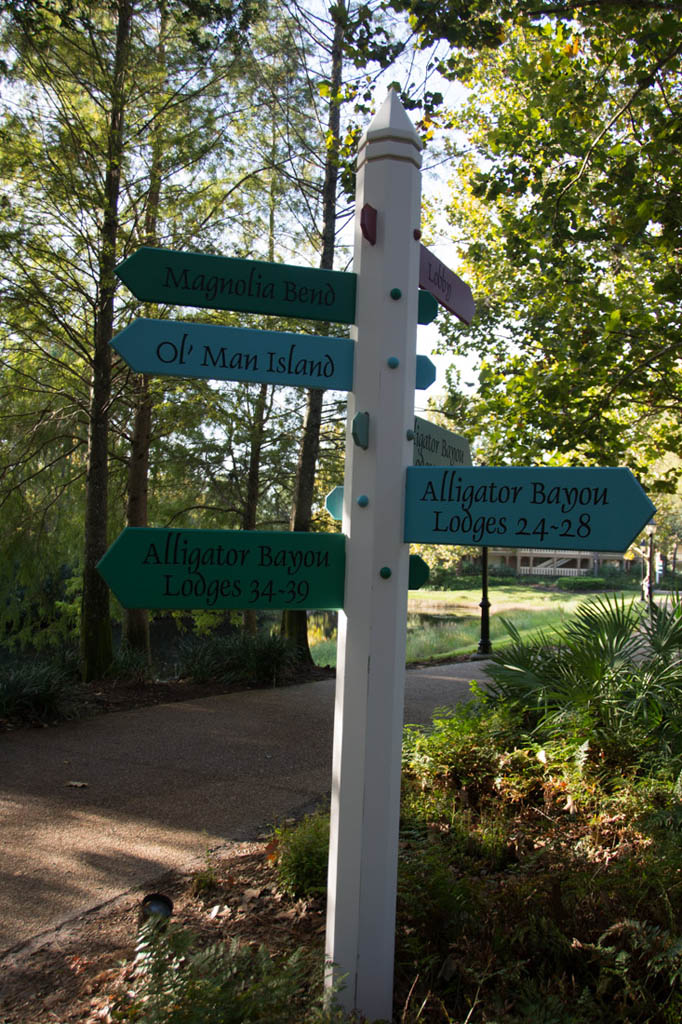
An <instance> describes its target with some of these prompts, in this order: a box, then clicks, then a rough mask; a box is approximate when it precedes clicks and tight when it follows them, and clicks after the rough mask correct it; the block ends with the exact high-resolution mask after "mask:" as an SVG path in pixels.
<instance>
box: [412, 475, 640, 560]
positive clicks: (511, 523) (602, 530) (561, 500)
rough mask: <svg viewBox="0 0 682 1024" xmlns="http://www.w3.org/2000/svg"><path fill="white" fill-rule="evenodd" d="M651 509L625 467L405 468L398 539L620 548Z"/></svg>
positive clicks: (521, 545) (580, 547)
mask: <svg viewBox="0 0 682 1024" xmlns="http://www.w3.org/2000/svg"><path fill="white" fill-rule="evenodd" d="M654 512H655V508H654V506H653V504H652V502H651V501H650V500H649V498H648V497H647V495H646V494H645V493H644V491H643V490H642V488H641V486H640V485H639V483H638V482H637V480H636V479H635V477H634V476H633V475H632V473H631V472H630V470H629V469H625V468H611V467H607V468H594V469H593V468H587V469H582V468H572V467H569V468H564V467H559V466H557V467H554V466H543V467H538V468H532V467H522V468H518V467H514V466H473V467H468V468H467V467H465V468H462V469H441V468H430V467H426V466H409V467H408V469H407V484H406V492H405V540H406V541H415V542H419V543H423V544H464V545H467V544H472V545H480V546H495V547H508V548H519V547H522V548H553V549H559V550H561V549H566V550H574V551H625V549H626V548H627V547H628V546H629V545H630V544H631V543H632V541H633V540H634V539H635V537H636V536H637V534H638V533H639V532H640V531H641V530H642V529H643V528H644V526H645V525H646V523H647V522H649V520H650V519H651V518H652V516H653V514H654Z"/></svg>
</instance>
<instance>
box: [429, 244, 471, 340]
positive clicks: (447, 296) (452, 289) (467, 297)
mask: <svg viewBox="0 0 682 1024" xmlns="http://www.w3.org/2000/svg"><path fill="white" fill-rule="evenodd" d="M419 287H420V288H426V290H427V291H429V292H431V294H432V295H433V297H434V298H435V299H436V301H437V302H439V303H440V304H441V306H444V307H445V309H447V310H449V312H450V313H454V314H455V316H456V317H458V318H459V319H460V320H463V321H464V323H465V324H470V323H471V321H472V320H473V318H474V313H475V312H476V307H475V305H474V297H473V295H472V294H471V288H470V287H469V285H468V284H465V283H464V281H463V280H462V279H461V277H458V276H457V274H456V273H455V272H454V270H450V268H449V267H446V266H445V264H444V263H441V261H440V260H439V259H438V257H437V256H434V255H433V253H432V252H429V250H428V249H427V248H426V246H425V245H422V246H421V247H420V249H419Z"/></svg>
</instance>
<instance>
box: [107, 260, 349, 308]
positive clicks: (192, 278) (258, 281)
mask: <svg viewBox="0 0 682 1024" xmlns="http://www.w3.org/2000/svg"><path fill="white" fill-rule="evenodd" d="M116 273H117V275H118V277H120V279H121V281H123V283H124V284H126V285H127V286H128V288H130V290H131V292H132V293H133V295H135V296H136V297H137V298H138V299H142V300H144V301H145V302H164V303H175V304H178V305H181V306H200V307H201V308H202V309H231V310H236V311H238V312H242V313H265V314H270V315H273V316H291V317H303V318H304V319H306V320H334V321H338V322H340V323H344V324H351V323H353V320H354V319H355V274H344V273H342V272H340V271H338V270H318V269H315V268H313V267H292V266H288V265H287V264H286V263H264V262H262V261H260V260H240V259H233V258H231V257H227V256H208V255H206V254H204V253H194V252H174V251H173V250H171V249H153V248H151V247H149V246H142V248H140V249H138V250H137V252H135V253H133V255H132V256H129V257H128V259H127V260H124V261H123V263H121V264H119V266H118V267H117V268H116Z"/></svg>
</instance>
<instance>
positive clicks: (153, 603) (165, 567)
mask: <svg viewBox="0 0 682 1024" xmlns="http://www.w3.org/2000/svg"><path fill="white" fill-rule="evenodd" d="M345 544H346V538H345V537H344V536H343V534H340V533H275V532H273V531H267V532H266V531H257V530H253V531H249V530H176V529H164V528H160V527H142V526H140V527H135V526H132V527H131V526H129V527H126V529H125V530H124V531H123V533H121V534H120V536H119V537H118V539H117V540H116V541H114V543H113V544H112V545H111V547H110V548H109V550H108V551H107V553H106V554H105V555H104V557H103V558H102V559H101V560H100V562H99V564H98V566H97V568H98V570H99V572H100V573H101V574H102V576H103V577H104V579H105V580H106V581H107V583H108V584H109V586H110V587H111V589H112V590H113V592H114V594H115V595H116V597H117V598H118V599H119V601H120V602H121V604H122V605H123V607H124V608H184V609H192V608H319V609H327V608H333V609H336V608H341V607H342V606H343V580H344V568H345Z"/></svg>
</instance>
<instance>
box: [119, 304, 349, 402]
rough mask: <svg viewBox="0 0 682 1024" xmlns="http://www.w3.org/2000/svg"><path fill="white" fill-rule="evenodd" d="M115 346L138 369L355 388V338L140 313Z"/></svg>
mask: <svg viewBox="0 0 682 1024" xmlns="http://www.w3.org/2000/svg"><path fill="white" fill-rule="evenodd" d="M111 344H112V346H113V348H115V349H116V351H117V352H118V354H119V355H120V356H121V357H122V358H123V359H124V360H125V361H126V363H127V364H128V366H130V367H131V368H132V369H133V370H135V371H136V372H137V373H149V374H163V375H164V376H175V377H206V378H208V379H211V380H239V381H247V382H254V381H255V382H258V383H261V382H263V383H266V384H288V385H291V386H295V387H306V388H330V389H332V390H335V391H350V389H351V387H352V386H353V342H352V341H351V339H350V338H328V337H326V336H321V335H318V334H291V333H289V332H287V331H265V330H251V329H250V328H247V327H221V326H217V325H215V324H195V323H183V322H182V321H178V320H150V319H146V318H143V317H140V318H138V319H137V320H134V321H133V323H131V324H130V325H129V326H128V327H126V328H125V329H124V330H122V331H121V332H120V334H117V335H116V337H115V338H114V339H113V341H112V343H111Z"/></svg>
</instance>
